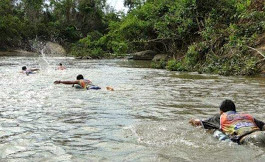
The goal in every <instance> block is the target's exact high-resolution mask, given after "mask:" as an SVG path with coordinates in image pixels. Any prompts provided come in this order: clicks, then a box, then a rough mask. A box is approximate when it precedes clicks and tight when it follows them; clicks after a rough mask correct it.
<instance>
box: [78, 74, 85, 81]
mask: <svg viewBox="0 0 265 162" xmlns="http://www.w3.org/2000/svg"><path fill="white" fill-rule="evenodd" d="M81 79H84V77H83V75H81V74H79V75H77V77H76V80H81Z"/></svg>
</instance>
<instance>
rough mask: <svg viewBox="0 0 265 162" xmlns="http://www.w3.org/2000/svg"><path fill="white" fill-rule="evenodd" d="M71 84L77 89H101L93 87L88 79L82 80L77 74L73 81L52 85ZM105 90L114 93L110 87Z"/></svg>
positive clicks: (81, 76) (59, 81)
mask: <svg viewBox="0 0 265 162" xmlns="http://www.w3.org/2000/svg"><path fill="white" fill-rule="evenodd" d="M61 83H62V84H72V85H73V86H74V87H76V88H78V89H87V90H89V89H101V88H100V87H98V86H95V85H93V84H92V82H91V81H90V80H88V79H84V77H83V75H81V74H79V75H78V76H77V77H76V80H74V81H62V80H56V81H55V82H54V84H61ZM106 89H107V90H109V91H114V89H113V88H112V87H106Z"/></svg>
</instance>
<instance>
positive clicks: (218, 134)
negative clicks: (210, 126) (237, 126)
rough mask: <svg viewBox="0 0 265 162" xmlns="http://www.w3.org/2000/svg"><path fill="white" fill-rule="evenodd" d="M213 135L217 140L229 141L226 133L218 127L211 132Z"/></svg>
mask: <svg viewBox="0 0 265 162" xmlns="http://www.w3.org/2000/svg"><path fill="white" fill-rule="evenodd" d="M213 136H214V137H215V138H217V139H218V140H219V141H231V140H230V138H229V137H228V136H227V135H226V134H224V133H223V132H222V131H220V130H218V129H217V130H215V131H214V132H213Z"/></svg>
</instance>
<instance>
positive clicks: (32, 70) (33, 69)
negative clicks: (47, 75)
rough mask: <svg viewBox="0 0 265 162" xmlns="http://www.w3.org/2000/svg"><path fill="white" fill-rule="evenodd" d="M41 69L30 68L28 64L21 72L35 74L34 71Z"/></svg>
mask: <svg viewBox="0 0 265 162" xmlns="http://www.w3.org/2000/svg"><path fill="white" fill-rule="evenodd" d="M39 70H40V69H37V68H31V69H28V68H27V67H26V66H23V67H22V71H21V73H23V74H26V75H29V74H35V73H34V72H36V71H39Z"/></svg>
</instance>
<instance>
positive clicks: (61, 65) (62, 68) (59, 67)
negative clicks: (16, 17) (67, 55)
mask: <svg viewBox="0 0 265 162" xmlns="http://www.w3.org/2000/svg"><path fill="white" fill-rule="evenodd" d="M65 69H66V67H64V66H63V64H62V63H60V64H59V66H58V67H57V70H65Z"/></svg>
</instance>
